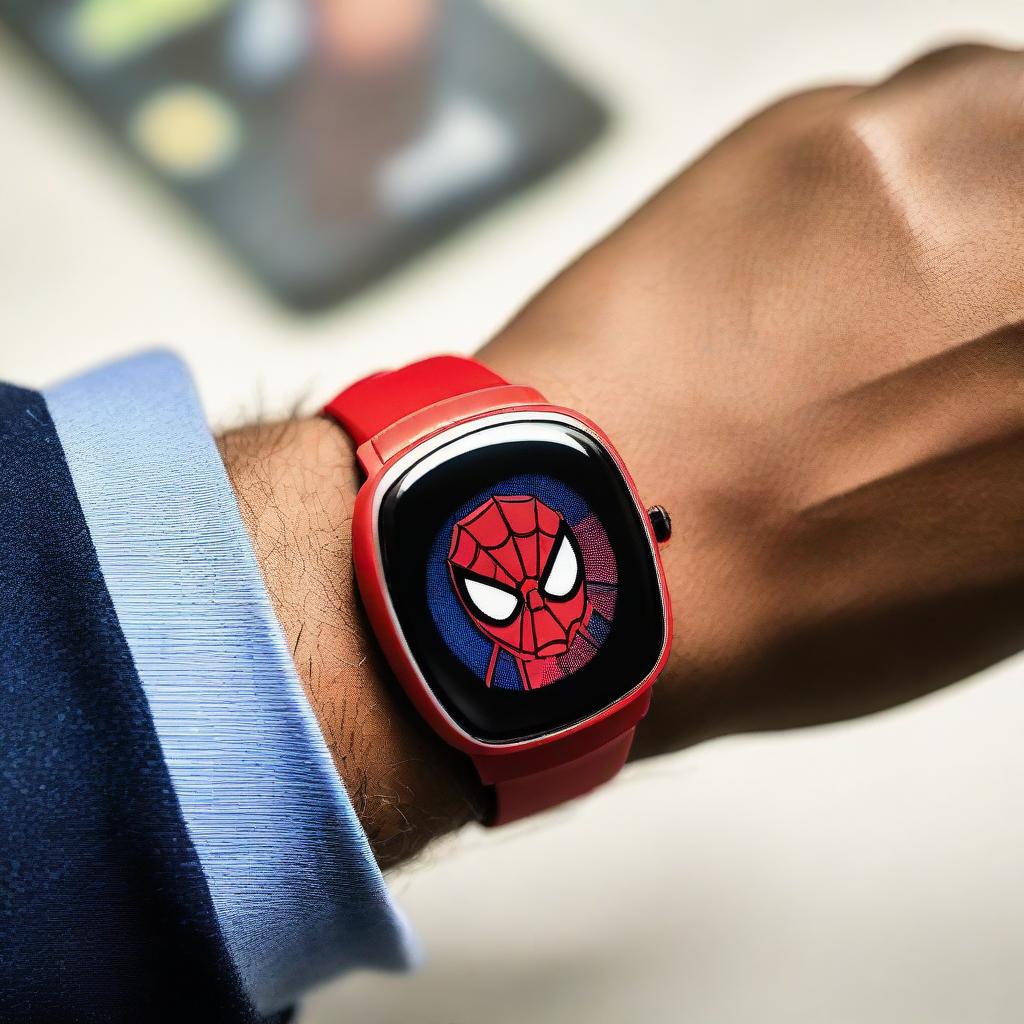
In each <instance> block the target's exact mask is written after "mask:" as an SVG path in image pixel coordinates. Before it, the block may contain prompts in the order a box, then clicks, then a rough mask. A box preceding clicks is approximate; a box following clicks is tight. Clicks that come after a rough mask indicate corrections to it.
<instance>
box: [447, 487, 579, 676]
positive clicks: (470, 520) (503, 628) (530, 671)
mask: <svg viewBox="0 0 1024 1024" xmlns="http://www.w3.org/2000/svg"><path fill="white" fill-rule="evenodd" d="M448 569H449V572H450V573H451V578H452V582H453V584H454V585H455V590H456V592H457V593H458V595H459V599H460V601H461V602H462V605H463V607H464V608H465V609H466V612H467V613H468V614H469V616H470V618H471V619H472V620H473V623H474V624H475V626H476V627H477V629H479V630H480V632H481V633H483V635H484V636H485V637H487V638H488V639H489V640H492V641H493V642H494V649H493V651H492V653H491V658H490V663H489V664H488V667H487V673H486V677H485V679H484V682H485V683H486V684H487V685H488V686H490V685H491V681H492V677H493V674H494V666H495V662H496V661H497V657H498V654H499V652H500V651H501V650H505V651H508V652H509V654H511V655H512V656H513V657H514V658H515V660H516V663H517V665H518V668H519V673H520V676H521V678H522V681H523V685H524V686H525V688H526V689H533V688H534V687H535V686H538V685H543V683H544V682H547V681H551V678H552V676H551V673H550V672H545V671H544V670H543V668H542V666H540V665H538V664H537V662H539V661H543V660H544V659H549V658H556V657H559V656H561V655H565V654H566V653H567V652H568V650H569V648H570V646H571V645H572V643H573V641H574V640H575V639H576V637H577V635H578V634H582V635H583V636H586V620H587V618H588V617H589V613H590V606H589V602H588V600H587V585H586V580H585V578H584V567H583V557H582V554H581V552H580V546H579V542H578V541H577V539H576V536H575V535H574V533H573V531H572V530H571V529H570V528H569V526H568V525H567V523H566V522H565V520H564V519H563V517H562V516H561V515H560V514H559V513H558V512H556V511H555V510H554V509H552V508H549V507H548V506H547V505H545V504H544V502H542V501H541V500H540V499H539V498H536V497H533V496H532V495H521V494H515V495H494V496H492V497H490V498H488V499H487V500H486V501H484V502H483V503H482V504H481V505H479V506H478V507H477V508H475V509H474V510H473V511H472V512H470V513H469V515H467V516H465V517H463V518H462V519H460V520H459V521H458V522H456V523H455V525H454V527H453V528H452V539H451V546H450V548H449V550H448Z"/></svg>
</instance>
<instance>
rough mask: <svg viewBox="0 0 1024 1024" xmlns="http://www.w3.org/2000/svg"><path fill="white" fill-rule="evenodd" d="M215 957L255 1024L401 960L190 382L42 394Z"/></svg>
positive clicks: (393, 917)
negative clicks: (208, 920)
mask: <svg viewBox="0 0 1024 1024" xmlns="http://www.w3.org/2000/svg"><path fill="white" fill-rule="evenodd" d="M45 395H46V400H47V403H48V405H49V408H50V413H51V415H52V417H53V421H54V423H55V424H56V426H57V431H58V433H59V435H60V439H61V444H62V445H63V448H64V452H65V455H66V457H67V462H68V465H69V466H70V469H71V475H72V477H73V479H74V483H75V487H76V489H77V492H78V499H79V501H80V502H81V505H82V509H83V511H84V513H85V518H86V521H87V523H88V525H89V531H90V533H91V535H92V540H93V543H94V544H95V547H96V551H97V554H98V556H99V563H100V566H101V568H102V570H103V574H104V577H105V580H106V584H107V588H108V590H109V591H110V596H111V598H112V599H113V603H114V607H115V609H116V610H117V615H118V618H119V620H120V623H121V628H122V629H123V631H124V635H125V638H126V640H127V641H128V646H129V648H130V649H131V653H132V657H133V658H134V660H135V665H136V668H137V670H138V673H139V677H140V678H141V680H142V686H143V689H144V691H145V694H146V699H147V700H148V702H149V707H150V710H151V713H152V715H153V721H154V724H155V727H156V732H157V735H158V737H159V740H160V744H161V747H162V749H163V754H164V757H165V759H166V762H167V766H168V769H169V772H170V776H171V780H172V782H173V784H174V788H175V791H176V794H177V798H178V802H179V804H180V806H181V811H182V815H183V817H184V820H185V824H186V826H187V827H188V830H189V834H190V836H191V838H192V842H193V844H194V846H195V849H196V852H197V853H198V855H199V859H200V862H201V863H202V866H203V870H204V872H205V875H206V879H207V883H208V885H209V889H210V895H211V897H212V900H213V905H214V907H215V909H216V912H217V916H218V919H219V922H220V926H221V929H222V932H223V935H224V939H225V942H226V945H227V948H228V951H229V952H230V954H231V956H232V958H233V960H234V963H235V965H236V967H237V969H238V972H239V974H240V976H241V978H242V980H243V983H244V984H245V986H246V988H247V990H248V992H249V994H250V996H251V998H252V999H253V1001H254V1003H255V1004H256V1006H257V1007H258V1008H259V1009H260V1010H261V1011H262V1012H264V1013H270V1012H273V1011H275V1010H278V1009H280V1008H282V1007H284V1006H287V1005H289V1004H290V1003H292V1002H293V1001H294V1000H295V999H297V998H298V997H299V996H300V995H301V994H302V993H303V992H304V991H305V990H307V989H308V988H310V987H311V986H313V985H315V984H316V983H317V982H319V981H322V980H324V979H326V978H328V977H330V976H331V975H333V974H336V973H338V972H340V971H344V970H347V969H350V968H354V967H379V968H386V969H400V968H403V967H407V966H410V965H411V963H412V962H413V961H414V960H415V958H416V946H415V942H414V939H413V937H412V934H411V932H410V929H409V927H408V925H407V923H406V921H405V919H404V917H403V916H402V914H401V913H400V911H399V910H398V909H397V908H396V906H395V904H394V903H393V901H392V899H391V897H390V895H389V893H388V890H387V888H386V886H385V884H384V880H383V878H382V876H381V874H380V871H379V870H378V868H377V865H376V862H375V861H374V858H373V855H372V853H371V852H370V848H369V844H368V843H367V840H366V836H365V834H364V833H363V830H362V828H361V826H360V824H359V821H358V819H357V817H356V815H355V812H354V811H353V809H352V804H351V802H350V800H349V798H348V795H347V793H346V792H345V789H344V787H343V786H342V784H341V780H340V778H339V776H338V773H337V771H336V769H335V767H334V764H333V762H332V760H331V756H330V753H329V752H328V750H327V746H326V744H325V742H324V739H323V736H322V735H321V733H320V729H319V726H318V724H317V721H316V718H315V717H314V715H313V712H312V709H311V708H310V706H309V704H308V702H307V700H306V697H305V694H304V693H303V690H302V685H301V683H300V681H299V679H298V677H297V675H296V672H295V668H294V665H293V663H292V660H291V656H290V653H289V651H288V648H287V645H286V642H285V638H284V635H283V633H282V630H281V627H280V625H279V623H278V621H277V619H276V617H275V615H274V612H273V609H272V608H271V605H270V602H269V599H268V597H267V593H266V589H265V587H264V584H263V579H262V577H261V575H260V570H259V567H258V565H257V563H256V559H255V556H254V554H253V550H252V546H251V544H250V541H249V537H248V534H247V533H246V530H245V526H244V524H243V523H242V521H241V518H240V515H239V512H238V506H237V504H236V501H235V496H234V494H233V492H232V490H231V485H230V484H229V482H228V479H227V476H226V474H225V472H224V468H223V465H222V463H221V461H220V458H219V455H218V453H217V449H216V446H215V444H214V442H213V438H212V437H211V436H210V432H209V430H208V429H207V426H206V421H205V418H204V416H203V413H202V409H201V408H200V406H199V402H198V400H197V398H196V394H195V391H194V389H193V387H192V384H191V381H190V379H189V376H188V373H187V371H186V369H185V367H184V366H183V365H182V363H181V362H180V361H179V360H178V359H177V358H175V357H174V356H172V355H170V354H167V353H162V352H157V353H151V354H146V355H143V356H139V357H136V358H132V359H127V360H124V361H122V362H118V363H114V364H112V365H110V366H107V367H104V368H102V369H99V370H96V371H94V372H92V373H88V374H86V375H84V376H81V377H77V378H75V379H73V380H71V381H68V382H66V383H64V384H61V385H59V386H57V387H55V388H53V389H51V390H49V391H47V392H46V393H45Z"/></svg>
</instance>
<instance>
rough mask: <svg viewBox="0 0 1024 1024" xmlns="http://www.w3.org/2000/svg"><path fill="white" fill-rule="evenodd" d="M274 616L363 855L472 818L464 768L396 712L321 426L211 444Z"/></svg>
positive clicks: (316, 422)
mask: <svg viewBox="0 0 1024 1024" xmlns="http://www.w3.org/2000/svg"><path fill="white" fill-rule="evenodd" d="M218 445H219V447H220V451H221V455H222V458H223V460H224V464H225V466H226V468H227V471H228V476H229V478H230V480H231V483H232V486H233V487H234V489H235V494H236V496H237V498H238V503H239V507H240V509H241V512H242V518H243V521H244V522H245V524H246V527H247V529H248V531H249V533H250V536H251V537H252V541H253V546H254V548H255V551H256V556H257V559H258V560H259V563H260V566H261V568H262V570H263V575H264V579H265V580H266V584H267V589H268V591H269V593H270V597H271V600H272V602H273V605H274V609H275V611H276V612H277V615H278V618H279V619H280V621H281V625H282V627H283V629H284V633H285V637H286V638H287V641H288V644H289V646H290V648H291V650H292V657H293V659H294V661H295V665H296V668H297V669H298V672H299V676H300V678H301V680H302V684H303V686H304V688H305V690H306V694H307V696H308V698H309V701H310V703H311V705H312V707H313V710H314V712H315V714H316V716H317V719H318V721H319V723H320V727H321V730H322V732H323V734H324V738H325V740H326V741H327V746H328V748H329V749H330V752H331V756H332V757H333V758H334V762H335V764H336V765H337V768H338V771H339V773H340V774H341V777H342V779H343V781H344V783H345V786H346V788H347V790H348V792H349V795H350V797H351V799H352V803H353V805H354V807H355V809H356V812H357V814H358V815H359V818H360V821H361V822H362V824H363V827H364V828H365V830H366V833H367V836H368V837H369V840H370V844H371V846H372V848H373V851H374V854H375V855H376V857H377V859H378V861H379V862H380V864H381V865H382V866H383V867H389V866H391V865H393V864H396V863H398V862H399V861H401V860H404V859H406V858H407V857H410V856H412V855H413V854H415V853H416V852H418V851H419V850H420V849H422V848H423V847H424V846H425V845H426V844H427V843H428V842H429V841H430V840H431V839H433V838H436V837H437V836H440V835H443V834H445V833H447V832H450V831H452V830H454V829H456V828H458V827H460V826H461V825H463V824H465V823H466V822H468V821H470V820H472V819H473V818H474V817H476V816H477V812H478V810H479V807H478V806H477V805H478V804H479V801H480V800H481V798H482V794H481V792H480V787H479V783H477V782H475V781H474V778H473V776H472V773H471V769H470V765H469V764H468V762H463V760H462V759H461V758H460V757H459V755H458V754H457V753H456V752H454V751H452V750H451V749H450V748H449V747H447V746H445V745H444V744H443V743H441V742H440V741H439V740H438V739H437V738H436V737H435V736H434V735H433V734H432V733H431V732H430V731H429V730H428V729H427V728H426V726H425V725H424V724H423V722H422V721H421V720H420V719H418V718H417V716H416V715H415V714H414V713H413V712H412V711H411V710H410V709H409V708H408V707H407V705H406V703H405V699H404V697H403V696H402V695H401V694H400V693H399V691H398V688H397V684H396V683H395V681H394V680H393V679H392V678H391V676H390V674H389V672H388V670H387V667H386V665H384V664H383V662H382V659H381V656H380V654H379V652H378V651H377V650H376V648H375V644H374V642H373V639H372V637H371V635H370V633H369V630H368V628H367V626H366V623H365V619H364V616H363V613H362V609H361V608H360V605H359V602H358V599H357V597H356V592H355V580H354V574H353V568H352V548H351V530H350V527H351V512H352V503H353V501H354V500H355V494H356V491H357V489H358V484H359V480H358V477H357V472H356V466H355V460H354V456H353V452H352V447H351V445H350V443H349V441H348V439H347V437H346V436H345V434H344V433H343V432H342V431H340V430H339V429H338V428H337V427H336V426H335V425H333V424H330V423H328V422H327V421H326V420H324V419H321V418H309V419H296V420H291V421H287V422H282V423H268V424H260V425H256V426H251V427H244V428H241V429H238V430H234V431H231V432H229V433H227V434H224V435H223V436H221V437H220V438H219V440H218Z"/></svg>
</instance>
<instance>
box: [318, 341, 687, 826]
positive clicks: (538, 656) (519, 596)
mask: <svg viewBox="0 0 1024 1024" xmlns="http://www.w3.org/2000/svg"><path fill="white" fill-rule="evenodd" d="M324 413H325V414H326V415H328V416H330V417H332V418H333V419H335V420H337V422H338V423H340V424H341V426H342V427H344V429H345V430H346V431H347V432H348V433H349V434H350V435H351V437H352V440H353V441H354V443H355V445H356V455H357V457H358V460H359V463H360V465H361V467H362V469H363V471H364V472H365V473H366V482H365V484H364V485H363V487H362V488H361V489H360V491H359V495H358V497H357V499H356V504H355V509H354V512H353V522H352V531H353V552H354V561H355V570H356V579H357V581H358V585H359V592H360V595H361V597H362V601H363V604H364V606H365V608H366V612H367V615H368V617H369V620H370V623H371V626H372V628H373V630H374V632H375V633H376V635H377V639H378V641H379V643H380V645H381V648H382V649H383V651H384V654H385V656H386V658H387V660H388V663H389V664H390V666H391V668H392V670H393V671H394V673H395V675H396V676H397V677H398V680H399V682H400V684H401V685H402V688H403V689H404V690H405V692H406V694H408V696H409V699H410V700H411V701H412V704H413V705H414V706H415V708H416V709H417V710H418V711H419V713H420V714H421V715H422V716H423V717H424V718H425V719H426V720H427V722H428V723H429V724H430V725H431V726H432V727H433V729H434V730H435V731H436V732H437V733H438V734H439V735H440V736H441V738H442V739H444V740H445V741H446V742H448V743H449V744H451V745H452V746H453V747H456V748H458V749H459V750H462V751H464V752H465V753H466V754H467V755H468V756H469V757H470V758H472V760H473V763H474V765H475V766H476V769H477V771H478V772H479V774H480V778H481V780H482V782H483V783H484V784H485V785H486V786H488V787H493V796H494V799H493V804H492V811H491V813H490V815H489V817H488V820H487V824H492V825H499V824H503V823H505V822H509V821H514V820H516V819H517V818H522V817H525V816H526V815H528V814H533V813H535V812H537V811H542V810H544V809H546V808H548V807H552V806H554V805H555V804H559V803H562V802H563V801H565V800H569V799H571V798H572V797H575V796H579V795H581V794H583V793H585V792H587V791H588V790H591V789H593V788H594V787H595V786H598V785H600V784H601V783H602V782H606V781H607V780H608V779H610V778H611V777H612V776H613V775H615V774H616V773H617V772H618V770H619V769H620V768H621V767H622V766H623V764H625V762H626V758H627V756H628V754H629V748H630V745H631V743H632V740H633V732H634V730H635V728H636V725H637V723H638V722H639V721H640V719H641V718H643V716H644V714H645V713H646V711H647V708H648V705H649V704H650V687H651V685H652V684H653V682H654V680H655V678H656V677H657V675H658V673H659V672H660V671H661V669H662V667H663V666H664V664H665V661H666V659H667V657H668V651H669V645H670V642H671V634H672V625H671V623H672V619H671V615H670V612H669V597H668V591H667V589H666V586H665V575H664V572H663V570H662V566H661V559H660V557H659V555H658V544H659V543H662V542H664V541H666V540H667V539H668V536H669V533H670V531H671V523H670V520H669V518H668V514H667V513H666V512H665V510H664V509H663V508H661V507H660V506H654V507H653V508H651V509H646V508H645V506H644V505H643V504H642V503H641V501H640V498H639V496H638V495H637V492H636V486H635V484H634V483H633V481H632V479H631V477H630V475H629V472H628V471H627V469H626V467H625V465H623V462H622V459H621V458H620V457H619V455H618V454H617V453H616V451H615V449H614V448H613V447H612V444H611V442H610V441H609V440H608V438H607V437H606V436H605V435H604V434H603V433H602V432H601V430H600V429H599V428H598V427H597V426H596V425H595V424H593V423H592V422H590V420H588V419H586V417H584V416H581V415H580V414H579V413H577V412H573V411H572V410H570V409H564V408H560V407H558V406H553V405H550V404H548V403H547V402H546V401H545V400H544V398H543V396H541V395H540V394H539V393H538V392H536V391H534V390H533V389H532V388H529V387H522V386H518V385H513V384H509V383H507V382H506V381H504V380H502V379H501V378H500V377H499V376H498V375H497V374H495V373H493V372H492V371H491V370H489V369H487V367H485V366H483V365H482V364H480V363H478V362H475V361H474V360H472V359H463V358H460V357H457V356H438V357H436V358H432V359H425V360H423V361H422V362H418V363H413V364H412V365H410V366H407V367H405V368H403V369H400V370H394V371H391V372H387V373H378V374H375V375H373V376H371V377H367V378H365V379H364V380H361V381H359V382H358V383H356V384H353V385H352V386H351V387H349V388H346V389H345V390H344V391H342V392H341V394H340V395H338V396H337V398H335V399H334V400H333V401H331V402H330V403H328V405H327V406H326V407H325V408H324Z"/></svg>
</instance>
